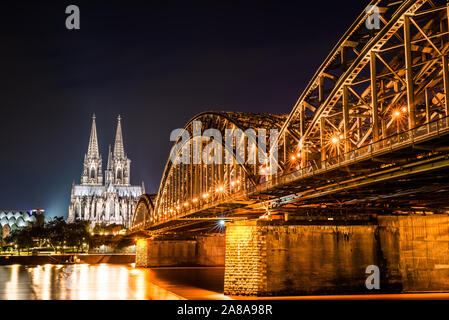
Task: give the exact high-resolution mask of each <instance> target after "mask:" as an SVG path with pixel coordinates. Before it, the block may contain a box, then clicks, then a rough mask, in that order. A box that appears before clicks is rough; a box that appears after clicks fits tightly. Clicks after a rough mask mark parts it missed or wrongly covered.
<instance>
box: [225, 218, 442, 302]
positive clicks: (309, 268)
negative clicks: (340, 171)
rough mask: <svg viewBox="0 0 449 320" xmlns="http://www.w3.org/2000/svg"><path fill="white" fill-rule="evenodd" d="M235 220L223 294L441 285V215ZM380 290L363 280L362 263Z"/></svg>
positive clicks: (363, 290)
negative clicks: (375, 271)
mask: <svg viewBox="0 0 449 320" xmlns="http://www.w3.org/2000/svg"><path fill="white" fill-rule="evenodd" d="M315 218H320V217H314V220H313V221H312V222H310V221H308V220H302V221H298V220H296V221H295V220H292V221H291V220H289V221H288V222H285V221H280V220H278V221H272V222H270V221H260V220H259V221H235V222H231V223H228V224H227V228H226V261H225V280H224V293H225V294H227V295H256V296H257V295H259V296H269V295H310V294H352V293H376V292H377V293H379V292H389V293H392V292H416V291H447V290H449V216H448V215H443V214H440V215H430V216H423V215H409V216H379V217H378V218H372V219H369V220H366V219H365V220H363V219H361V218H357V217H354V219H353V220H352V221H347V220H342V218H341V220H342V221H339V218H338V217H334V220H331V221H327V217H321V218H320V219H321V220H320V219H315ZM371 265H375V266H377V267H378V268H379V271H380V289H379V290H369V289H368V288H367V287H366V279H367V277H368V276H369V274H367V273H366V268H367V267H368V266H371Z"/></svg>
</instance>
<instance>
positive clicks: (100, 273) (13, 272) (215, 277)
mask: <svg viewBox="0 0 449 320" xmlns="http://www.w3.org/2000/svg"><path fill="white" fill-rule="evenodd" d="M170 270H172V271H171V272H170ZM222 276H223V269H222V268H217V270H216V271H212V273H211V272H210V270H209V271H208V270H207V269H202V268H190V269H189V268H172V269H156V270H151V269H135V268H133V266H132V265H111V264H99V265H88V264H76V265H50V264H47V265H42V266H22V265H10V266H0V299H2V300H5V299H8V300H13V299H26V300H29V299H37V300H50V299H51V300H54V299H73V300H94V299H101V300H117V299H164V300H177V299H182V297H181V295H180V294H182V295H183V297H187V298H192V297H193V298H196V297H197V295H200V296H202V297H207V296H208V295H209V296H211V297H212V296H214V295H219V296H221V294H220V293H218V292H222V283H221V284H218V286H217V281H220V280H219V279H221V282H222ZM171 278H173V281H171V280H170V279H171ZM195 279H196V280H197V281H198V283H196V284H195V283H194V282H195V281H196V280H195ZM186 281H187V283H186ZM192 281H193V282H192ZM158 284H159V285H158ZM204 284H206V286H204ZM207 284H209V286H210V285H211V286H212V287H213V288H212V289H214V290H215V289H217V290H218V292H215V291H211V290H210V289H211V288H207ZM204 287H206V288H204ZM167 289H168V290H167ZM174 292H178V294H176V293H174Z"/></svg>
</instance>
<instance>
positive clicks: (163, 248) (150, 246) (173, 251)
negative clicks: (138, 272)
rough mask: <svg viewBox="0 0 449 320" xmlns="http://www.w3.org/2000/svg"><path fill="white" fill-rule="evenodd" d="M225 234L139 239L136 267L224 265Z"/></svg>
mask: <svg viewBox="0 0 449 320" xmlns="http://www.w3.org/2000/svg"><path fill="white" fill-rule="evenodd" d="M224 264H225V236H224V234H211V235H206V236H195V237H185V238H179V237H178V238H176V239H173V238H168V237H161V238H158V239H139V240H137V245H136V267H180V266H183V267H185V266H224Z"/></svg>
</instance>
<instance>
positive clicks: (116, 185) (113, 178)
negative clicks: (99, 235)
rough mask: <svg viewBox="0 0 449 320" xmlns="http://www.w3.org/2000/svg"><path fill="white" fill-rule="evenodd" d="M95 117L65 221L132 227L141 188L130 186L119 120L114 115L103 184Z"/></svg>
mask: <svg viewBox="0 0 449 320" xmlns="http://www.w3.org/2000/svg"><path fill="white" fill-rule="evenodd" d="M98 149H99V148H98V139H97V128H96V124H95V115H94V116H93V117H92V129H91V132H90V139H89V147H88V149H87V153H86V154H85V156H84V168H83V173H82V175H81V184H73V185H72V192H71V194H70V205H69V216H68V219H67V221H68V222H73V221H75V220H85V221H91V223H92V224H91V226H92V227H93V226H94V225H95V224H97V223H106V224H120V225H124V226H125V227H129V226H131V224H132V218H133V213H134V209H135V206H136V203H137V199H138V198H139V196H140V195H141V194H142V193H144V192H145V187H144V185H143V182H142V185H141V186H132V185H131V184H130V164H131V160H129V159H128V157H127V155H126V154H125V149H124V147H123V135H122V125H121V117H120V116H118V123H117V131H116V133H115V143H114V149H113V150H111V146H109V153H108V164H107V168H106V170H105V179H104V181H103V174H102V168H101V166H102V160H101V156H100V154H99V150H98Z"/></svg>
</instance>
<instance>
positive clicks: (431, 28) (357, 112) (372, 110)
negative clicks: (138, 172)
mask: <svg viewBox="0 0 449 320" xmlns="http://www.w3.org/2000/svg"><path fill="white" fill-rule="evenodd" d="M376 17H378V19H379V28H378V29H368V28H367V24H366V21H367V20H368V21H372V19H375V18H376ZM447 17H448V4H447V2H446V1H436V0H405V1H382V0H377V1H371V2H370V4H369V5H368V6H367V7H366V10H364V11H363V12H362V13H361V14H360V15H359V16H358V18H357V19H356V20H355V22H354V23H353V24H352V25H351V26H350V27H349V29H348V30H347V32H346V33H345V34H344V35H343V37H342V38H341V39H340V40H339V41H338V43H337V44H336V45H335V47H334V48H333V49H332V51H331V52H330V54H329V55H328V57H327V58H326V59H325V60H324V62H323V63H322V64H321V66H320V67H319V68H318V70H317V71H316V73H315V75H314V76H313V78H312V80H311V81H310V83H309V84H308V86H307V87H306V89H305V90H304V91H303V92H302V94H301V95H300V97H299V99H298V101H297V103H296V104H295V105H294V107H293V110H292V111H291V113H290V114H289V115H284V116H277V115H263V114H248V113H229V112H206V113H202V114H200V115H198V116H196V117H195V118H193V119H192V120H191V121H189V122H188V123H187V124H186V126H185V130H186V131H187V132H188V133H189V136H190V137H193V136H194V123H195V121H200V122H201V124H202V129H203V130H207V129H210V128H216V129H218V130H219V131H220V132H221V133H222V134H223V136H224V131H225V130H226V129H229V130H238V129H241V130H242V131H245V130H248V129H253V130H255V131H257V129H266V130H270V129H278V130H279V134H278V135H277V136H276V138H275V139H276V143H274V144H270V147H271V149H270V150H269V155H268V157H269V159H270V161H269V162H264V161H262V162H257V161H256V162H255V163H251V164H250V163H248V161H246V162H245V163H242V164H237V163H236V161H235V159H234V162H233V163H232V164H220V165H216V164H212V165H210V164H206V163H204V162H203V161H202V160H201V163H199V164H193V163H190V164H174V163H173V162H172V161H171V160H168V161H167V164H166V167H165V170H164V174H163V177H162V180H161V183H160V187H159V191H158V194H157V196H156V199H155V202H154V206H153V205H152V203H151V205H148V201H145V197H147V196H145V195H144V196H142V198H141V200H139V204H138V206H137V209H136V214H135V218H134V219H135V221H134V226H133V228H134V229H148V230H153V231H156V230H161V231H164V230H169V229H170V230H171V229H172V228H175V226H176V227H186V228H194V227H193V225H198V221H201V219H205V220H207V219H216V218H217V217H231V216H232V217H236V216H239V215H240V216H243V215H245V216H246V217H258V216H260V215H264V216H266V215H267V214H266V213H268V212H271V211H276V210H278V209H279V208H282V210H284V211H285V210H288V208H289V207H292V208H293V209H294V210H298V208H301V207H304V206H306V205H308V206H309V207H311V206H312V207H313V206H320V205H322V204H323V201H324V202H325V200H323V199H326V197H327V199H329V197H333V203H338V204H343V203H345V204H356V203H359V202H360V201H358V200H361V199H364V201H366V200H367V199H371V200H373V199H374V198H376V197H374V198H373V197H371V198H369V196H370V195H371V196H372V192H377V191H379V189H373V188H370V186H373V185H376V184H379V183H383V187H381V189H382V188H384V189H388V187H391V188H393V186H395V183H396V182H397V181H400V180H401V179H402V180H401V181H402V183H403V184H402V187H400V186H398V185H396V189H394V190H393V189H391V190H384V191H385V192H384V196H379V197H377V198H379V199H374V200H379V201H383V202H385V199H387V198H388V192H395V193H396V194H399V193H398V192H399V191H398V190H399V189H407V188H409V190H415V194H416V193H419V191H416V190H421V189H420V188H423V187H425V186H426V185H429V181H424V180H423V178H422V176H420V174H423V173H427V172H430V171H431V170H443V171H444V170H446V169H447V168H448V165H449V164H448V163H447V152H448V151H449V143H448V140H447V137H446V135H447V133H448V131H449V120H448V112H449V107H448V103H449V73H448V50H449V28H448V18H447ZM243 139H245V138H243ZM179 142H180V140H178V141H176V143H179ZM176 143H175V144H176ZM207 143H208V142H207V141H200V143H199V145H200V148H201V150H203V148H206V147H207ZM194 145H195V138H191V139H189V140H188V141H187V142H184V144H183V148H184V147H185V148H188V149H189V150H193V148H194ZM245 148H246V149H245V152H246V153H247V154H251V150H250V148H251V143H249V142H248V139H247V140H246V143H245ZM180 154H181V151H179V155H178V157H181V155H180ZM274 154H277V157H276V158H277V160H276V161H273V160H272V159H276V158H273V157H272V156H273V155H274ZM175 158H176V157H175ZM404 168H406V169H405V170H404ZM268 172H269V173H268ZM273 172H275V173H273ZM408 176H416V177H420V179H418V180H419V181H420V183H421V185H417V184H416V181H418V180H412V179H408V178H407V179H405V178H404V177H408ZM440 176H441V175H440ZM442 176H443V177H447V176H445V175H442ZM404 179H405V180H404ZM390 182H391V183H390ZM438 182H440V183H441V184H440V185H439V187H438V188H440V187H441V185H443V184H444V179H443V178H441V181H438ZM414 188H415V189H414ZM438 188H436V189H435V190H437V189H438ZM428 191H429V189H428ZM348 192H351V197H350V199H349V198H348V197H347V196H341V194H345V195H347V193H348ZM407 192H410V191H407ZM429 192H430V191H429ZM323 197H324V198H323ZM421 200H422V199H420V201H421ZM374 202H376V201H374ZM418 202H419V201H418ZM435 203H437V201H435ZM376 205H377V204H376ZM407 205H410V203H408V204H407ZM426 205H427V206H432V205H431V204H430V205H429V204H428V203H427V204H426ZM438 206H439V208H440V209H442V210H445V209H448V210H449V208H448V207H447V206H446V205H445V203H439V204H438ZM327 207H328V208H329V206H327ZM384 207H385V206H384ZM397 207H398V208H400V207H401V204H400V201H399V202H398V205H397Z"/></svg>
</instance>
